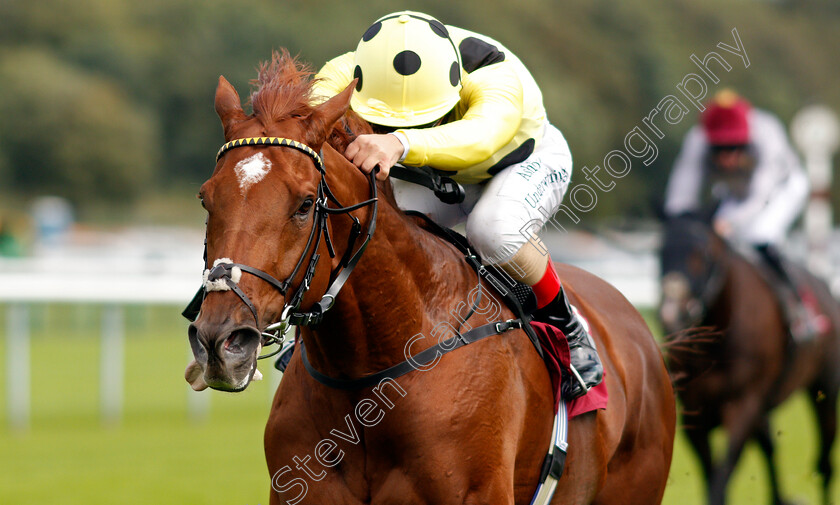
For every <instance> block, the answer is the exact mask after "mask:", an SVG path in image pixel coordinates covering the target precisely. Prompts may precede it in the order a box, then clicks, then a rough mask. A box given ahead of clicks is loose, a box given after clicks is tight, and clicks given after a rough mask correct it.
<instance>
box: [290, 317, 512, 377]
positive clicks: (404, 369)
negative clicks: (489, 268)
mask: <svg viewBox="0 0 840 505" xmlns="http://www.w3.org/2000/svg"><path fill="white" fill-rule="evenodd" d="M519 328H522V321H520V320H518V319H511V320H508V321H503V322H498V323H489V324H485V325H483V326H479V327H478V328H474V329H472V330H470V331H468V332H466V333H460V334H458V335H456V336H454V337H452V338H450V339H447V340H444V341H443V342H439V343H438V344H436V345H433V346H432V347H429V348H428V349H426V350H424V351H420V352H419V353H417V354H415V355H414V356H411V357H410V358H407V359H406V360H405V361H403V362H401V363H398V364H396V365H394V366H392V367H390V368H386V369H385V370H382V371H381V372H376V373H374V374H372V375H366V376H364V377H361V378H359V379H352V380H345V379H335V378H332V377H329V376H327V375H324V374H322V373H321V372H319V371H318V370H315V368H314V367H313V366H312V363H310V362H309V358H308V357H307V356H306V347H304V345H303V341H300V357H301V359H302V360H303V366H304V367H305V368H306V371H307V372H309V375H311V376H312V378H313V379H315V380H317V381H318V382H320V383H321V384H324V385H325V386H329V387H331V388H334V389H343V390H357V389H363V388H369V387H372V386H377V385H379V384H380V383H381V382H382V381H383V380H387V379H396V378H397V377H400V376H402V375H405V374H407V373H409V372H411V371H414V370H419V369H420V368H421V367H422V366H423V365H427V364H429V363H430V362H432V361H434V360H435V359H437V358H438V357H439V356H442V355H444V354H446V353H448V352H452V351H454V350H455V349H458V348H459V347H463V346H465V345H468V344H472V343H473V342H478V341H479V340H481V339H483V338H487V337H490V336H492V335H499V334H501V333H505V332H506V331H509V330H514V329H519Z"/></svg>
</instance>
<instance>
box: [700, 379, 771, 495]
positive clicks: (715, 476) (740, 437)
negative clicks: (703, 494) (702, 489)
mask: <svg viewBox="0 0 840 505" xmlns="http://www.w3.org/2000/svg"><path fill="white" fill-rule="evenodd" d="M762 405H763V404H762V401H761V397H760V395H759V393H758V392H752V393H750V394H749V396H747V397H746V398H744V399H743V400H742V401H740V402H733V403H730V404H728V405H727V406H726V408H725V409H724V415H723V426H724V428H725V429H726V433H727V435H728V438H729V444H728V447H727V449H726V455H725V456H724V458H723V460H722V461H721V462H720V464H718V465H717V466H716V467H715V468H714V471H713V472H712V479H711V481H710V483H709V504H710V505H723V504H724V503H726V485H727V484H728V483H729V477H731V476H732V472H733V471H734V470H735V465H736V464H737V463H738V458H740V457H741V452H742V451H743V450H744V445H745V444H746V443H747V440H749V439H750V438H751V437H752V436H753V433H754V432H755V428H756V425H757V424H758V422H759V420H760V419H761V410H762Z"/></svg>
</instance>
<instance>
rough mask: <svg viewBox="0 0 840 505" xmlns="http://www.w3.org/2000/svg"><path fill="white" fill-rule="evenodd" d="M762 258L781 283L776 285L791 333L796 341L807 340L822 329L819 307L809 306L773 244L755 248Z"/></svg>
mask: <svg viewBox="0 0 840 505" xmlns="http://www.w3.org/2000/svg"><path fill="white" fill-rule="evenodd" d="M755 249H756V250H757V251H758V252H759V254H760V255H761V259H762V260H764V262H765V263H766V264H767V265H768V266H769V267H770V268H771V269H772V270H773V273H774V274H776V277H777V279H778V280H779V281H780V285H777V286H774V288H775V290H776V292H777V295H778V296H779V298H780V302H781V306H782V313H783V315H784V317H785V319H786V320H787V324H788V326H789V329H790V335H791V337H793V340H794V341H795V342H807V341H809V340H812V339H813V338H815V337H816V336H817V334H818V333H819V331H820V326H821V325H820V317H825V316H822V315H821V314H820V313H819V307H817V306H816V305H815V306H813V307H809V306H808V305H806V303H805V300H804V299H803V296H802V293H800V290H799V286H797V285H796V282H795V281H794V280H793V277H792V276H791V275H790V273H789V272H788V268H787V265H786V264H785V260H784V258H782V255H781V253H780V252H779V250H778V249H777V248H776V247H775V246H774V245H772V244H761V245H758V246H756V248H755Z"/></svg>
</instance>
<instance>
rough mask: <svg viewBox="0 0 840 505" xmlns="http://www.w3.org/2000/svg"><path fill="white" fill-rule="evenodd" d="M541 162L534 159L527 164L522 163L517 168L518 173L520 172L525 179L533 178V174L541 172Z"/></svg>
mask: <svg viewBox="0 0 840 505" xmlns="http://www.w3.org/2000/svg"><path fill="white" fill-rule="evenodd" d="M540 167H541V165H540V162H539V161H532V162H531V163H528V164H527V165H522V166H521V167H519V168H518V169H517V170H516V173H517V174H519V176H520V177H522V178H523V179H525V180H526V181H530V180H531V176H533V175H534V174H536V173H537V172H539V170H540Z"/></svg>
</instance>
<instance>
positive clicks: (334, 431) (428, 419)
mask: <svg viewBox="0 0 840 505" xmlns="http://www.w3.org/2000/svg"><path fill="white" fill-rule="evenodd" d="M257 84H258V85H259V88H258V89H257V91H256V92H255V93H254V94H253V95H252V97H251V98H252V100H251V101H252V105H253V109H254V112H253V114H251V115H246V114H245V113H244V112H243V109H242V108H241V105H240V99H239V96H238V95H237V93H236V91H235V90H234V89H233V87H232V86H231V85H230V84H229V83H228V82H227V81H226V80H224V78H222V79H220V81H219V86H218V89H217V90H216V103H215V106H216V111H217V112H218V114H219V117H220V118H221V120H222V124H223V125H224V133H225V140H226V141H232V140H235V139H241V138H249V137H283V138H290V139H294V140H296V141H297V142H299V143H302V144H305V145H306V146H309V147H311V148H312V149H313V150H314V151H315V152H319V151H320V152H321V153H322V157H323V163H324V166H325V170H324V173H325V175H324V178H325V180H326V183H327V184H328V186H329V188H330V191H331V193H332V194H333V195H334V196H335V200H336V201H338V202H341V204H343V205H345V206H348V207H349V206H352V205H353V204H356V203H359V202H363V201H365V200H367V199H368V198H370V195H371V190H372V188H371V186H370V180H369V179H368V178H367V177H366V176H365V175H363V174H362V173H361V172H360V171H359V170H358V169H356V168H355V167H354V165H353V164H352V163H350V162H348V161H347V160H346V159H345V158H344V156H343V155H342V154H341V151H342V149H343V147H344V146H345V145H346V140H347V136H346V134H345V133H344V130H345V125H346V124H347V123H346V120H345V119H342V118H343V117H345V113H346V111H347V108H348V103H349V99H350V95H351V93H352V91H353V89H352V88H353V86H352V85H351V86H350V87H348V89H347V90H345V91H344V92H343V93H341V94H340V95H338V96H336V97H334V98H332V99H331V100H329V101H327V102H325V103H323V104H321V105H319V106H315V107H313V106H311V105H310V96H309V92H310V81H309V73H308V72H307V71H306V70H305V69H302V68H301V66H300V65H299V64H297V63H296V62H295V61H294V60H292V59H290V58H289V57H288V55H287V54H285V53H284V54H281V55H275V56H274V58H273V61H272V62H271V63H270V64H267V65H265V66H263V68H262V69H261V72H260V78H259V80H258V82H257ZM334 126H335V128H336V129H334ZM351 127H352V126H351ZM342 137H343V141H342ZM320 180H321V172H320V171H319V169H318V167H317V158H315V157H314V156H312V154H307V153H306V152H301V151H300V150H299V149H298V148H297V147H295V148H288V146H286V147H284V146H276V147H275V146H246V147H239V148H237V149H232V150H229V151H227V152H225V153H224V155H223V156H221V157H220V158H219V160H218V163H217V164H216V168H215V171H214V173H213V176H212V177H211V178H210V180H208V181H207V182H206V183H205V184H204V185H203V186H202V188H201V193H200V197H201V199H202V201H203V204H204V206H205V207H206V209H207V211H208V213H209V221H208V223H207V258H208V259H207V261H208V268H210V267H212V265H213V263H215V260H217V259H220V258H229V259H230V260H231V261H232V262H235V263H238V264H241V265H248V266H250V267H254V268H258V269H260V270H261V271H263V272H266V273H268V274H270V275H271V276H272V277H273V278H275V279H285V278H287V277H290V278H291V282H290V286H291V288H290V289H289V290H288V294H289V296H293V295H292V294H293V293H295V292H297V290H299V289H300V283H301V280H302V279H303V277H304V275H305V274H304V270H305V268H301V269H300V270H299V273H298V274H297V275H291V274H292V272H293V271H294V269H295V266H296V265H297V264H298V263H299V259H300V258H301V257H305V258H306V259H307V260H308V258H309V257H310V255H311V254H310V253H311V252H310V253H308V252H307V251H306V250H307V249H308V247H307V245H306V244H307V242H308V236H309V235H310V230H311V229H312V227H313V219H314V210H313V209H315V207H316V206H317V205H319V204H318V202H316V200H318V199H319V194H320V193H321V192H320V190H319V189H318V187H319V181H320ZM377 185H378V194H379V201H378V209H377V215H376V232H375V234H374V235H373V238H372V240H371V241H370V242H369V245H368V247H367V249H366V251H365V252H364V255H363V256H362V257H361V260H360V261H359V262H358V264H357V265H356V268H355V270H353V273H352V275H351V276H350V277H349V279H348V280H347V282H346V284H345V285H344V287H343V289H342V290H341V292H340V295H339V296H338V297H337V298H336V299H335V304H334V306H333V307H332V308H331V309H330V310H329V311H328V312H326V313H325V315H324V317H323V320H322V321H321V322H320V324H319V325H317V326H315V327H303V328H302V334H301V340H302V343H303V344H304V348H305V351H306V353H307V355H308V358H309V361H310V362H311V365H312V366H313V367H314V368H315V370H317V371H318V372H320V373H322V374H325V375H327V376H330V377H333V378H337V379H356V378H361V377H364V376H368V375H370V374H372V373H374V372H377V371H380V370H383V369H385V368H388V367H390V366H392V365H394V364H396V363H400V362H402V361H404V360H405V359H406V356H405V355H406V353H407V351H408V352H410V353H411V354H415V353H417V352H420V351H422V350H423V349H425V348H429V347H431V346H432V345H433V344H435V343H436V342H437V339H438V338H439V336H440V335H439V333H440V328H441V324H440V323H442V322H443V323H448V324H451V325H454V326H456V327H457V326H459V325H460V324H461V323H459V322H458V320H457V319H458V318H456V317H455V316H454V315H453V313H455V312H458V311H459V310H460V309H459V307H469V306H470V305H471V304H472V305H474V306H475V304H474V303H473V302H474V301H475V300H471V299H470V296H471V295H470V293H471V291H473V290H475V288H476V286H477V285H478V283H479V279H478V277H477V275H476V273H475V271H474V270H473V269H471V268H470V267H469V266H467V263H466V262H465V260H464V256H463V255H462V254H461V253H460V252H458V251H457V250H456V249H455V247H453V246H452V245H451V244H449V243H447V242H445V241H443V240H441V239H440V238H439V237H438V236H436V235H434V234H432V233H430V232H428V231H426V230H425V229H424V228H423V226H421V225H420V221H419V220H418V219H417V218H413V217H410V216H407V215H406V214H404V213H403V212H401V211H400V210H399V209H398V208H397V206H396V204H395V202H394V199H393V195H392V193H391V190H390V184H389V183H387V182H385V183H383V182H378V183H377ZM329 205H331V206H337V205H338V204H336V203H335V202H332V201H331V203H330V204H329ZM373 215H374V214H373V206H372V205H365V206H363V207H359V208H357V209H355V210H352V211H350V212H348V213H336V214H334V215H331V216H330V218H329V219H328V220H327V222H326V224H325V226H327V228H328V230H329V232H330V236H331V243H332V245H333V247H334V248H335V251H334V252H335V256H334V258H333V259H331V255H330V254H329V248H328V246H327V244H326V241H320V242H319V246H318V251H317V252H318V253H319V254H320V258H321V259H320V260H319V261H318V263H317V265H316V266H315V268H314V276H313V277H312V280H311V282H310V289H309V290H308V291H307V294H306V295H305V296H304V298H303V300H302V303H301V305H300V306H301V307H303V308H306V307H310V306H312V305H313V304H315V303H316V302H318V300H319V299H322V295H323V294H324V293H325V291H326V290H327V289H328V285H329V284H330V282H331V280H332V278H334V277H335V276H336V275H340V274H339V273H338V272H337V271H340V270H341V267H342V265H345V264H346V262H343V261H342V258H347V255H346V254H345V253H347V251H346V249H347V247H348V246H347V244H348V237H350V236H352V235H354V234H355V232H354V231H353V226H354V222H353V217H355V218H357V219H358V220H359V222H360V224H361V228H362V230H363V231H362V235H364V230H366V229H369V226H370V225H371V224H372V223H371V219H372V216H373ZM360 243H361V239H359V240H357V241H355V245H354V246H353V247H354V249H358V248H359V247H360ZM226 261H228V260H225V261H223V263H224V262H226ZM304 263H308V262H307V261H305V262H304ZM305 266H306V265H304V267H305ZM560 273H561V275H562V277H563V281H564V285H565V286H567V289H568V290H569V296H570V298H571V299H572V302H573V303H574V304H575V305H576V306H577V307H579V308H580V310H581V311H582V312H583V313H584V314H585V315H586V316H587V317H588V318H589V321H590V324H591V326H592V329H593V332H594V336H595V338H596V340H597V342H598V346H599V349H600V350H601V352H602V356H603V359H604V366H605V368H606V380H607V383H608V388H609V405H608V407H607V408H606V409H605V410H599V411H595V412H590V413H587V414H583V415H581V416H579V417H576V418H575V419H573V420H572V421H571V423H570V427H569V444H570V449H569V453H568V458H567V460H566V471H565V473H564V474H563V476H562V479H561V480H560V482H559V485H558V488H557V492H556V493H555V498H554V500H553V503H568V504H590V503H597V504H610V505H616V504H627V505H631V504H639V505H642V504H644V505H649V504H655V503H660V502H661V499H662V495H663V492H664V490H665V483H666V479H667V477H668V471H669V467H670V461H671V451H672V444H673V436H674V430H675V419H676V412H675V405H674V402H675V398H674V396H673V390H672V388H671V382H670V379H669V376H668V374H667V371H666V369H665V366H664V360H663V358H662V356H661V354H660V352H659V349H658V347H657V345H656V343H655V342H654V340H653V338H652V336H651V333H650V331H649V329H648V328H647V326H646V324H645V322H644V321H643V320H642V318H641V317H640V316H639V314H638V312H636V310H635V309H634V308H633V307H632V306H631V304H630V303H629V302H628V301H627V300H626V299H625V298H624V297H623V296H621V294H619V293H618V292H617V291H616V290H615V289H614V288H612V287H611V286H609V285H608V284H607V283H605V282H604V281H602V280H600V279H598V278H596V277H594V276H592V275H590V274H588V273H586V272H583V271H581V270H578V269H575V268H571V267H567V266H566V267H561V268H560ZM232 275H233V274H232V273H231V274H230V275H228V276H225V277H223V278H221V280H224V281H225V282H228V281H230V282H231V283H233V278H232V277H231V276H232ZM237 277H238V276H237ZM213 278H214V275H211V276H210V280H211V281H213ZM217 280H219V279H217ZM237 280H238V282H236V283H234V284H235V286H236V287H237V288H238V289H240V290H241V292H242V293H243V294H245V295H246V296H247V299H248V300H249V301H250V303H252V305H253V308H254V310H253V311H252V310H251V308H250V307H249V306H248V304H247V303H245V302H244V301H243V298H241V297H240V296H238V295H237V294H236V293H235V292H234V290H233V289H228V290H215V291H210V292H209V293H208V295H207V297H206V298H205V299H204V302H203V306H202V307H201V313H200V315H199V317H198V319H197V320H196V321H195V323H194V324H193V325H191V327H190V340H191V343H192V346H193V350H194V354H195V358H196V362H197V365H195V366H194V367H193V368H192V370H191V373H190V374H189V375H190V379H192V380H193V381H200V380H202V379H203V380H204V381H205V382H206V383H208V384H210V385H211V386H212V387H214V388H217V389H224V390H240V389H242V388H244V387H245V386H247V383H248V381H249V380H251V378H252V376H253V374H254V370H255V367H256V359H257V354H258V353H259V352H260V347H261V338H260V333H261V331H260V330H262V329H263V328H264V327H265V326H266V325H268V324H269V323H271V322H273V321H277V320H279V319H280V318H281V315H282V314H281V311H283V307H284V305H285V304H286V302H287V301H288V300H287V297H286V296H284V294H283V293H282V292H281V290H280V289H279V288H278V287H277V286H273V285H272V283H271V282H268V281H266V280H264V279H262V278H260V277H258V276H256V275H249V274H247V272H242V273H241V278H238V279H237ZM489 289H490V288H489V287H487V286H485V295H486V296H485V298H484V300H485V302H482V303H480V304H478V309H477V310H476V311H475V312H474V314H473V316H472V317H471V318H470V319H469V320H468V321H469V325H471V326H472V327H478V326H480V325H483V324H485V323H491V322H494V321H502V320H508V319H510V318H512V317H514V316H513V314H512V313H511V312H510V311H509V310H508V309H507V308H506V307H503V306H501V305H497V306H496V307H495V308H494V310H490V309H489V306H490V305H491V302H490V301H491V300H492V299H491V298H490V296H489V295H487V294H488V293H489V292H490V291H489ZM473 298H474V296H473ZM464 312H466V310H465V311H464ZM255 319H256V321H255ZM407 344H410V345H408V346H407ZM301 355H302V353H301V352H300V350H297V351H296V352H295V354H294V357H293V358H292V361H291V363H290V365H289V368H288V369H287V370H286V373H285V374H284V377H283V380H282V382H281V385H280V387H279V389H278V391H277V394H276V396H275V399H274V404H273V406H272V410H271V414H270V417H269V420H268V424H267V426H266V430H265V453H266V459H267V462H268V470H269V472H270V475H271V476H272V492H271V503H272V504H280V503H298V502H300V503H330V504H332V503H346V504H355V503H382V504H384V503H435V504H444V503H470V504H473V503H474V504H485V503H506V504H513V503H518V504H527V503H529V500H530V499H531V497H532V494H533V493H534V490H535V488H536V485H537V480H538V476H539V475H540V470H541V468H540V467H541V464H542V462H543V459H544V456H545V452H546V450H547V449H548V446H549V442H550V438H551V430H552V419H553V414H552V411H553V398H552V386H551V384H550V382H549V376H548V373H547V371H546V367H545V365H544V364H543V362H542V360H541V358H540V357H539V355H538V354H537V352H536V350H535V348H534V346H533V345H532V344H531V342H530V341H529V339H528V338H527V337H526V335H525V334H524V332H522V331H521V330H514V331H509V332H506V333H503V334H501V335H495V336H492V337H489V338H486V339H483V340H481V341H479V342H477V343H474V344H471V345H469V346H468V347H466V348H464V349H458V350H456V351H454V352H452V353H449V354H446V355H445V356H442V357H441V358H439V359H438V360H437V361H435V362H433V363H432V364H430V365H429V366H426V367H424V368H423V369H422V370H420V371H413V372H411V373H408V374H406V375H403V376H401V377H399V378H398V379H394V380H390V381H388V380H386V381H384V382H382V383H381V384H379V385H378V386H376V387H367V388H362V389H358V390H349V391H348V390H341V389H333V388H330V387H327V386H325V385H324V384H322V383H320V382H317V381H316V380H314V379H313V377H312V376H311V375H310V373H308V372H307V370H306V369H305V368H304V366H303V362H302V358H301ZM219 485H224V484H223V483H220V484H219Z"/></svg>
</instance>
